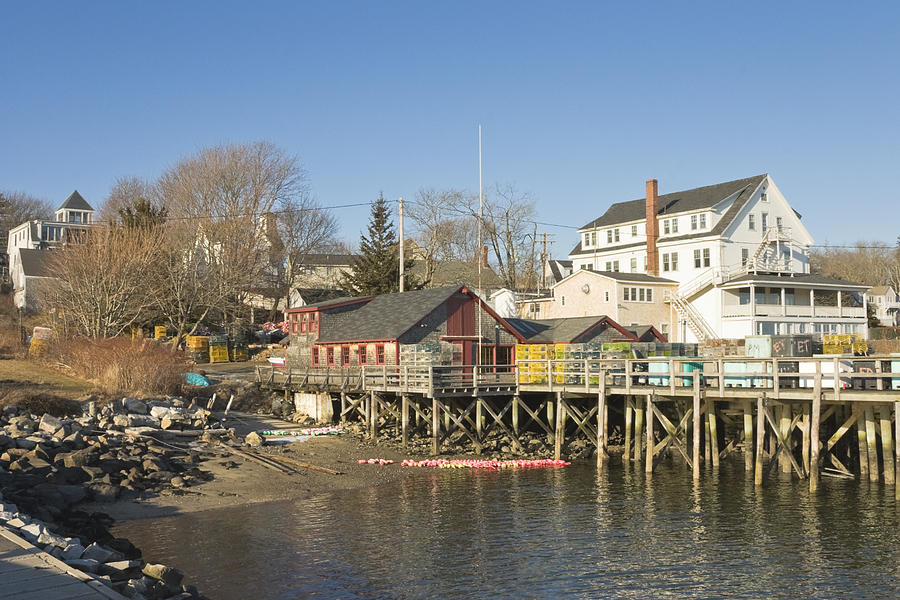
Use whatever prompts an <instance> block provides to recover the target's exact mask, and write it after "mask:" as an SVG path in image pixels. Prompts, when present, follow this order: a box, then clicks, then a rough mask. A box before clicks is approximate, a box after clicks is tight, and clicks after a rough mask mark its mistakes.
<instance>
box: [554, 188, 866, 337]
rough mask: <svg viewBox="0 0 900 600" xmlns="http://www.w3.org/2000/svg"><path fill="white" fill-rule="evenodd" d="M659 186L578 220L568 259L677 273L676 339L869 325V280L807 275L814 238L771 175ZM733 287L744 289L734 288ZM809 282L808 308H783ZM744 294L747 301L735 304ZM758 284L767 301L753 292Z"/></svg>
mask: <svg viewBox="0 0 900 600" xmlns="http://www.w3.org/2000/svg"><path fill="white" fill-rule="evenodd" d="M657 188H658V184H657V181H656V180H655V179H652V180H649V181H647V184H646V194H645V197H644V198H642V199H638V200H632V201H629V202H619V203H616V204H613V205H611V206H610V207H609V209H607V211H606V212H605V213H604V214H603V215H602V216H600V217H598V218H597V219H595V220H593V221H591V222H590V223H588V224H586V225H585V226H584V227H582V228H581V229H579V236H580V240H579V242H578V244H577V245H576V246H575V248H574V249H573V250H572V252H571V253H570V254H569V258H570V259H571V260H572V263H573V268H574V269H575V270H576V271H577V270H594V271H613V272H622V273H643V274H646V275H650V276H653V277H660V276H661V277H664V278H666V279H670V280H673V281H675V282H677V284H678V287H677V289H676V290H674V291H673V292H672V293H670V294H667V296H666V297H665V301H666V302H667V303H668V304H669V305H670V306H671V308H672V309H673V310H674V311H675V313H677V319H676V320H675V322H674V323H673V326H672V327H670V329H671V331H670V332H668V333H669V335H671V336H672V338H673V339H675V340H677V341H682V342H691V341H704V340H706V339H710V338H718V337H745V336H747V335H754V334H764V333H772V332H774V333H781V334H787V333H807V332H820V331H821V332H834V333H853V334H860V335H865V334H866V331H867V328H866V318H865V299H864V297H862V295H861V292H862V291H864V290H865V286H859V285H857V284H854V283H852V282H844V281H839V280H834V279H828V280H826V279H823V278H817V277H814V276H811V275H809V248H810V246H811V245H812V244H813V238H812V236H811V235H810V234H809V232H808V231H807V230H806V228H805V227H804V226H803V224H802V223H801V218H800V214H799V213H798V212H796V211H795V210H794V209H793V208H791V206H790V205H789V204H788V202H787V200H786V199H785V197H784V195H783V194H782V193H781V191H780V190H779V189H778V187H777V186H776V185H775V182H774V181H773V180H772V178H771V177H770V176H769V175H766V174H764V175H757V176H755V177H748V178H746V179H738V180H735V181H729V182H725V183H719V184H715V185H710V186H705V187H699V188H694V189H690V190H684V191H680V192H673V193H669V194H663V195H659V194H658V189H657ZM736 289H745V290H746V293H743V296H742V292H737V295H736V296H735V291H734V290H736ZM751 290H752V292H751ZM761 290H766V291H765V292H762V291H761ZM798 290H799V291H798ZM805 292H808V294H806V295H805V296H804V298H810V299H811V300H810V302H811V304H810V305H809V306H808V307H807V308H805V309H799V308H787V307H789V306H793V305H791V304H789V303H790V302H791V301H795V300H796V299H797V298H799V297H800V296H802V295H803V293H805ZM747 294H749V297H750V299H752V302H748V303H746V304H741V303H740V302H741V301H742V300H741V298H744V299H746V298H747ZM763 294H765V296H764V299H765V300H766V302H764V303H763V302H757V301H756V299H757V298H760V299H762V298H763ZM782 297H783V300H782ZM735 298H737V301H738V303H737V304H734V301H735ZM776 299H777V300H778V302H779V304H778V306H779V308H772V306H773V304H772V302H774V300H776ZM835 302H837V303H838V304H834V303H835ZM726 306H742V307H744V308H740V309H731V308H728V309H727V311H726ZM735 310H737V312H738V313H739V314H735ZM726 312H727V313H728V314H727V315H726Z"/></svg>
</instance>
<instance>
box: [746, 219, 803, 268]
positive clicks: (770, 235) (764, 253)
mask: <svg viewBox="0 0 900 600" xmlns="http://www.w3.org/2000/svg"><path fill="white" fill-rule="evenodd" d="M791 239H792V237H791V228H790V227H769V228H768V229H766V232H765V233H764V234H763V237H762V240H760V242H759V246H757V247H756V251H755V252H754V253H753V256H751V257H750V259H749V260H748V261H747V264H746V265H744V267H745V268H746V271H747V272H750V273H759V272H765V273H789V272H790V271H791V259H790V257H787V258H785V257H783V256H782V255H781V252H780V250H779V248H780V244H781V243H782V242H790V241H791Z"/></svg>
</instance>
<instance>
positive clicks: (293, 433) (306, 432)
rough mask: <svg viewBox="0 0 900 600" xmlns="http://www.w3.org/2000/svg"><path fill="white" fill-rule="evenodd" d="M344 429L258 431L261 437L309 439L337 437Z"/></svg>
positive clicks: (316, 428)
mask: <svg viewBox="0 0 900 600" xmlns="http://www.w3.org/2000/svg"><path fill="white" fill-rule="evenodd" d="M343 432H344V428H343V427H331V426H329V427H311V428H308V429H283V430H281V429H277V430H263V431H257V433H258V434H259V435H264V436H272V437H280V436H286V437H299V436H307V437H315V436H319V435H337V434H339V433H343Z"/></svg>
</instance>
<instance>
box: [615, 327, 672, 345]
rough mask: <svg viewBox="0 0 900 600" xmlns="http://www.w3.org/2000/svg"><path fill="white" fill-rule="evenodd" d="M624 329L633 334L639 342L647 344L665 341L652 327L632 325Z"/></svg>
mask: <svg viewBox="0 0 900 600" xmlns="http://www.w3.org/2000/svg"><path fill="white" fill-rule="evenodd" d="M625 329H627V330H628V331H630V332H631V333H633V334H634V335H635V337H636V338H637V340H638V341H639V342H649V341H652V340H658V341H660V342H663V341H665V339H666V337H665V336H664V335H663V334H661V333H660V332H659V331H658V330H657V329H656V327H654V326H653V325H632V326H630V327H626V328H625Z"/></svg>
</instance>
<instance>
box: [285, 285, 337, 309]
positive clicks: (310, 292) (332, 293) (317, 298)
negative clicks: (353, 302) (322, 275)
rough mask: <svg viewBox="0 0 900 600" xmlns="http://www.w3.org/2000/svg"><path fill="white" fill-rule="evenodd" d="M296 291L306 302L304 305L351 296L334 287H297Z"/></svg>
mask: <svg viewBox="0 0 900 600" xmlns="http://www.w3.org/2000/svg"><path fill="white" fill-rule="evenodd" d="M295 291H296V292H297V295H299V296H300V298H301V299H302V300H303V301H304V302H305V304H304V305H303V306H304V307H307V306H311V305H313V304H317V303H320V302H324V303H327V302H331V301H333V300H336V299H339V298H345V299H346V298H349V296H347V295H346V294H347V293H346V292H345V291H344V290H338V289H334V288H297V289H296V290H295Z"/></svg>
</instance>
